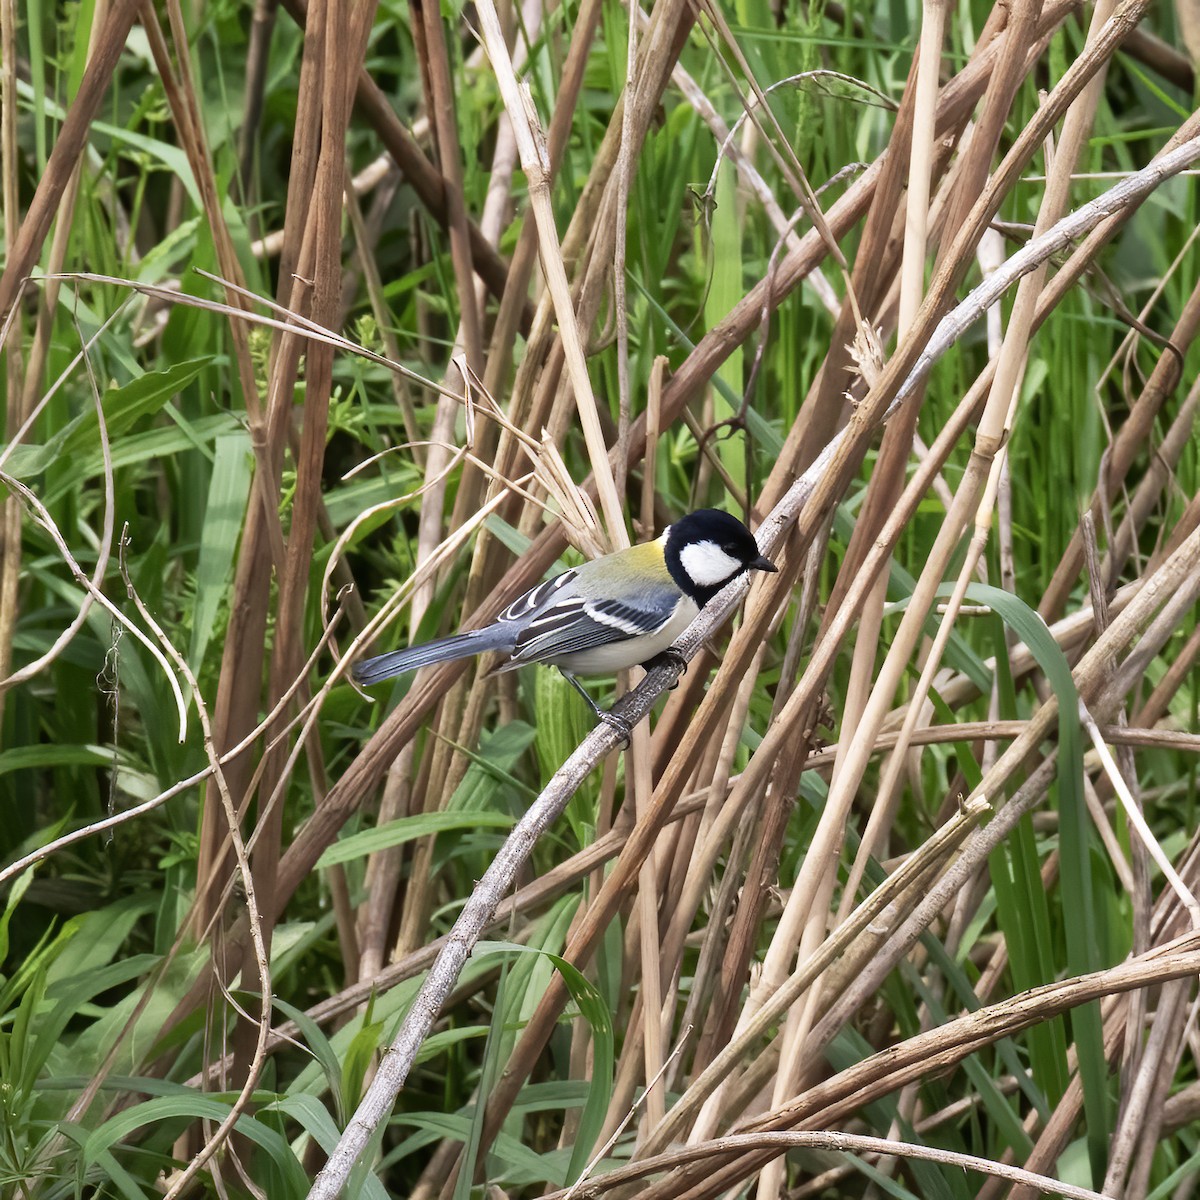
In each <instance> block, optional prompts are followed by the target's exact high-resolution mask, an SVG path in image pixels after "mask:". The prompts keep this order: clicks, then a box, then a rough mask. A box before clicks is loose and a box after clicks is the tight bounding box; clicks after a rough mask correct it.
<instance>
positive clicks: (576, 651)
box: [352, 508, 776, 734]
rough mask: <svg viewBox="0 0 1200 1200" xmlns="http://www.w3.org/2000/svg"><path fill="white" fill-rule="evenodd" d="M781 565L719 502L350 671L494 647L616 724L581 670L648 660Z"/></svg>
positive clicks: (359, 674)
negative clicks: (552, 673)
mask: <svg viewBox="0 0 1200 1200" xmlns="http://www.w3.org/2000/svg"><path fill="white" fill-rule="evenodd" d="M775 569H776V567H775V564H774V563H772V562H771V561H770V559H767V558H764V557H763V555H762V554H761V553H759V549H758V545H757V543H756V542H755V540H754V536H753V534H751V532H750V530H748V529H747V528H746V527H745V525H743V524H742V523H741V521H739V520H738V519H737V518H736V517H731V516H730V515H729V514H728V513H726V512H722V511H721V510H720V509H716V508H702V509H699V510H698V511H696V512H693V513H689V514H688V515H687V516H686V517H683V518H681V519H680V520H678V521H676V522H675V523H674V524H673V525H668V526H667V528H666V529H664V530H663V531H662V534H661V535H660V536H659V537H658V538H657V539H656V540H655V541H653V542H645V543H643V544H642V545H640V546H631V547H630V548H629V549H628V550H618V551H617V552H616V553H615V554H607V555H605V556H604V557H603V558H598V559H595V560H594V561H592V562H588V563H584V564H583V566H580V567H573V568H572V569H571V570H569V571H564V572H563V573H562V574H561V575H555V576H554V577H553V578H552V579H547V580H546V581H545V582H544V583H539V584H538V585H537V587H535V588H531V589H530V590H529V591H528V592H526V593H525V595H523V596H521V597H520V599H518V600H514V601H513V602H512V604H510V605H509V606H508V607H507V608H506V609H505V610H504V611H503V612H502V613H501V614H500V615H499V616H498V617H497V618H496V619H495V621H493V622H492V623H491V624H490V625H485V626H484V627H483V628H482V629H472V630H469V631H468V632H466V633H456V634H454V635H453V636H451V637H445V638H439V639H438V640H437V641H434V642H425V643H424V644H422V645H417V646H410V647H409V648H408V649H406V650H392V651H390V652H389V653H387V654H380V655H379V656H378V657H376V658H368V659H366V660H364V661H363V662H360V663H358V664H357V665H356V666H355V667H354V668H353V671H352V674H353V677H354V679H355V681H356V682H358V683H360V684H364V685H370V684H373V683H378V682H379V681H380V680H381V679H390V678H391V677H392V676H393V675H400V674H402V673H403V672H405V671H415V670H416V669H417V668H418V667H428V666H431V665H433V664H434V663H441V662H450V661H452V660H453V659H457V658H467V657H469V656H470V655H473V654H484V653H486V652H488V651H491V650H496V651H500V652H501V653H504V654H507V655H508V656H509V657H508V661H507V662H505V663H503V664H501V666H499V667H497V668H496V670H497V672H500V671H511V670H513V669H514V668H516V667H522V666H524V665H525V664H526V663H547V664H548V665H550V666H554V667H557V668H558V669H559V670H560V671H561V672H562V673H563V675H565V676H566V678H567V681H568V682H569V683H570V684H571V686H572V687H574V688H575V690H576V691H577V692H578V693H579V694H580V695H581V696H582V697H583V698H584V699H585V700H586V701H587V702H588V704H589V706H590V707H591V709H592V711H593V712H594V713H595V714H596V716H597V717H599V718H600V719H602V720H606V721H607V720H610V719H611V720H614V723H615V719H614V718H612V716H611V714H609V713H606V712H603V711H602V710H601V709H600V708H599V707H598V706H597V705H596V703H595V701H593V700H592V698H591V697H590V696H589V695H588V694H587V692H586V691H585V690H584V689H583V686H582V685H581V684H580V683H579V681H578V679H576V676H577V675H607V674H610V673H611V672H615V671H620V670H622V669H623V668H625V667H632V666H636V665H637V664H639V663H648V662H649V661H650V660H651V659H652V658H654V657H655V656H656V655H659V654H662V653H663V652H664V651H666V650H667V649H668V648H669V647H670V646H671V645H672V644H673V643H674V642H675V640H676V638H678V637H679V635H680V634H681V633H683V631H684V630H685V629H686V628H687V627H688V626H689V625H690V624H691V623H692V621H693V619H694V618H695V617H696V615H697V614H698V613H699V612H700V610H701V609H702V608H703V607H704V606H705V605H706V604H707V603H708V602H709V601H710V600H711V599H712V598H713V597H714V596H715V595H716V594H717V593H718V592H719V591H720V590H721V589H722V588H723V587H724V586H725V585H726V584H727V583H729V582H730V581H731V580H733V579H736V578H737V577H738V576H739V575H742V574H744V573H745V572H746V571H774V570H775ZM623 731H624V732H625V733H626V734H628V731H627V730H623Z"/></svg>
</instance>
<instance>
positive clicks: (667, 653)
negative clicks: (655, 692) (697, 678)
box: [642, 646, 688, 692]
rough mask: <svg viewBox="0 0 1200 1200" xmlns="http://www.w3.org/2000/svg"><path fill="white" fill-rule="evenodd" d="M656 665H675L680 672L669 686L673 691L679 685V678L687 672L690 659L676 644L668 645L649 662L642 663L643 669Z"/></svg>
mask: <svg viewBox="0 0 1200 1200" xmlns="http://www.w3.org/2000/svg"><path fill="white" fill-rule="evenodd" d="M654 667H674V668H675V669H676V670H677V671H678V672H679V674H678V675H676V677H675V681H674V682H673V683H672V684H671V686H670V688H668V691H672V692H673V691H674V690H675V689H676V688H677V687H678V686H679V680H680V679H681V678H682V677H683V676H684V675H686V674H687V669H688V660H687V659H686V658H684V657H683V655H682V654H681V653H680V652H679V651H678V650H676V649H675V647H674V646H668V647H667V648H666V649H665V650H663V651H660V652H659V653H658V654H656V655H655V656H654V657H653V658H652V659H650V660H649V661H648V662H644V663H642V669H643V670H646V671H649V670H652V669H653V668H654Z"/></svg>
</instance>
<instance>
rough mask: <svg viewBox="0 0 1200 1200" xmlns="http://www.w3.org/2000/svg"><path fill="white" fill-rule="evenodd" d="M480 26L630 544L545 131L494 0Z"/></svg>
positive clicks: (568, 350) (610, 496) (604, 482)
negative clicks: (566, 261) (570, 277)
mask: <svg viewBox="0 0 1200 1200" xmlns="http://www.w3.org/2000/svg"><path fill="white" fill-rule="evenodd" d="M478 14H479V22H480V28H481V31H482V34H483V40H484V45H485V47H486V49H487V53H488V57H489V59H491V62H492V69H493V71H494V72H495V75H496V81H497V84H498V86H499V89H500V94H501V97H502V98H503V100H504V106H505V109H506V110H507V112H508V116H509V120H511V121H512V124H513V132H514V134H515V135H516V139H517V149H518V152H519V153H520V157H521V166H522V168H523V169H524V171H525V175H526V178H527V179H528V181H529V202H530V206H531V207H532V209H533V215H534V220H535V221H536V223H537V228H538V246H539V251H540V260H541V264H542V272H543V275H544V277H545V279H546V286H547V288H548V289H549V291H550V295H551V297H552V298H553V302H554V312H555V315H556V317H557V318H558V326H559V336H560V337H561V339H562V345H563V352H564V354H565V357H566V364H567V370H568V372H569V374H570V377H571V386H572V389H573V390H574V393H575V403H576V406H577V408H578V412H579V418H580V421H581V423H582V425H583V431H584V439H585V441H586V443H587V449H588V457H589V459H590V460H591V467H592V473H593V476H594V477H595V479H596V481H597V489H598V492H599V497H600V508H601V511H602V512H603V514H604V521H605V525H606V527H607V532H608V538H609V541H610V544H611V546H612V547H613V548H620V547H621V546H627V545H628V544H629V537H628V534H627V532H626V530H625V520H624V516H623V515H622V509H621V501H620V497H619V496H618V495H617V489H616V483H615V481H614V479H613V472H612V467H611V464H610V463H609V459H608V449H607V447H606V446H605V444H604V434H603V432H602V430H601V427H600V418H599V414H598V412H597V410H596V398H595V396H594V395H593V393H592V385H591V380H590V379H589V378H588V372H587V363H586V361H585V359H584V353H583V341H582V339H581V337H580V333H579V325H578V322H577V320H576V316H575V306H574V303H573V302H572V299H571V290H570V286H569V284H568V283H567V273H566V269H565V267H564V266H563V259H562V250H561V248H560V246H559V243H558V234H557V232H556V229H555V225H554V212H553V209H552V208H551V205H550V160H549V154H548V152H547V149H546V146H545V142H544V138H543V135H542V133H541V130H540V129H539V128H538V126H537V120H536V116H535V114H534V111H533V105H532V100H531V99H530V97H529V93H528V90H527V89H524V88H522V87H521V85H520V84H519V83H518V81H517V77H516V73H515V72H514V70H513V65H512V59H511V57H510V56H509V53H508V47H507V46H506V44H505V41H504V32H503V30H502V28H501V26H500V19H499V17H498V16H497V14H496V8H495V5H494V4H493V3H492V0H482V2H481V3H480V4H479V6H478Z"/></svg>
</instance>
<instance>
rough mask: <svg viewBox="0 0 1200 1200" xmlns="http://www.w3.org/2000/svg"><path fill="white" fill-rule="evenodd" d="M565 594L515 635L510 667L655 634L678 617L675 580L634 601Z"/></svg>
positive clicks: (571, 591) (648, 589) (566, 590)
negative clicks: (596, 598) (675, 616)
mask: <svg viewBox="0 0 1200 1200" xmlns="http://www.w3.org/2000/svg"><path fill="white" fill-rule="evenodd" d="M550 582H551V583H553V582H554V580H550ZM564 593H565V594H561V595H558V596H555V597H554V598H553V599H552V600H551V601H550V602H549V603H547V604H546V605H545V606H544V607H543V608H542V609H541V610H540V611H539V612H536V613H535V614H534V615H533V616H531V617H530V618H529V619H528V621H527V622H526V624H525V627H524V629H522V630H521V632H520V634H519V635H518V636H517V644H516V647H515V648H514V649H513V652H512V658H511V665H512V666H514V667H516V666H520V665H522V664H523V663H529V662H541V661H544V660H546V659H555V658H559V657H561V656H563V655H567V654H578V653H579V652H580V651H582V650H593V649H595V648H596V647H597V646H607V645H609V644H611V643H612V642H623V641H627V640H629V639H630V638H637V637H646V636H647V635H649V634H653V633H657V632H658V631H659V630H660V629H661V628H662V627H663V626H664V625H665V624H667V622H668V621H670V620H671V618H672V617H673V616H674V615H675V609H676V607H677V606H678V604H679V598H680V597H679V589H678V588H677V587H675V585H674V583H672V582H671V581H668V582H667V583H665V584H664V585H662V586H658V587H649V588H646V589H644V591H643V592H642V593H641V594H640V595H639V596H638V598H637V600H636V601H629V600H624V601H617V600H593V599H589V598H587V597H585V596H580V595H578V594H577V593H575V592H574V589H564ZM508 666H509V664H505V667H504V668H502V669H507V668H508Z"/></svg>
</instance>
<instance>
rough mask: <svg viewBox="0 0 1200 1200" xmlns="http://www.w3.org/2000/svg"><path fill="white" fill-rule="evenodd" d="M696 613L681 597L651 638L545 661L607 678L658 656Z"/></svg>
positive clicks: (635, 639) (690, 601)
mask: <svg viewBox="0 0 1200 1200" xmlns="http://www.w3.org/2000/svg"><path fill="white" fill-rule="evenodd" d="M699 612H700V609H699V608H698V607H697V606H696V602H695V601H694V600H689V599H688V598H687V597H686V596H684V597H683V598H682V599H681V600H680V601H679V603H678V604H677V605H676V606H675V611H674V613H672V614H671V619H670V620H669V621H668V622H667V623H666V624H665V625H664V626H663V627H662V628H661V629H660V630H659V631H658V632H657V633H655V634H652V635H651V636H649V637H642V638H626V639H624V640H622V641H619V642H610V643H609V644H608V645H607V646H595V647H593V648H592V649H591V650H580V651H579V652H578V653H577V654H564V655H562V656H560V657H558V658H547V659H544V660H543V661H544V662H548V663H550V664H552V665H553V666H556V667H561V668H562V669H563V670H564V671H567V672H569V673H570V674H572V675H611V674H613V673H614V672H616V671H622V670H624V669H625V668H626V667H636V666H637V665H638V664H639V663H644V662H648V661H649V660H650V659H652V658H653V657H654V656H655V655H656V654H661V653H662V652H663V651H664V650H666V649H667V648H668V647H669V646H672V645H674V643H675V640H676V639H677V638H678V637H679V635H680V634H681V633H683V631H684V630H685V629H686V628H687V627H688V626H689V625H690V624H691V623H692V622H693V621H694V620H695V619H696V617H697V615H698V614H699Z"/></svg>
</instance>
